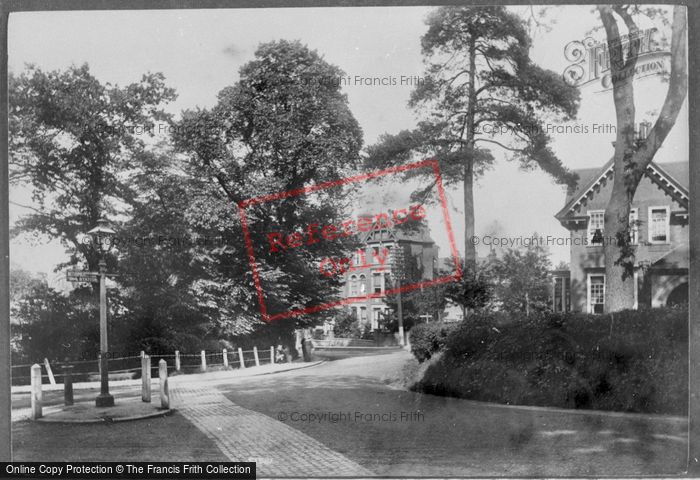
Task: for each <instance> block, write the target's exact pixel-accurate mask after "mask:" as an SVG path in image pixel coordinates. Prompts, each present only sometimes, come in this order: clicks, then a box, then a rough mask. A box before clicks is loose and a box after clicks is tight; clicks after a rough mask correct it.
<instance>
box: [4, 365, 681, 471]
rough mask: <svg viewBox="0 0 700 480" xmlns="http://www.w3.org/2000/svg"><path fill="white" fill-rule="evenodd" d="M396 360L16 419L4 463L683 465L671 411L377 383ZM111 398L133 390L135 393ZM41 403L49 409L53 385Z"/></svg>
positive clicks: (229, 381)
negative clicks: (110, 414) (58, 418)
mask: <svg viewBox="0 0 700 480" xmlns="http://www.w3.org/2000/svg"><path fill="white" fill-rule="evenodd" d="M409 359H410V354H408V353H406V352H398V353H391V354H387V355H374V356H363V357H356V358H347V359H341V360H335V361H329V362H326V363H323V364H321V365H316V366H312V367H309V368H303V369H299V370H292V371H288V372H281V373H275V374H270V375H259V376H251V377H237V378H234V377H231V376H229V377H227V376H226V374H225V372H216V373H207V374H198V375H184V376H179V377H173V388H174V390H175V391H176V392H179V394H178V395H179V396H180V397H181V398H182V399H183V400H182V401H181V403H180V407H178V408H180V410H179V411H178V412H176V413H175V414H174V415H171V416H169V417H164V418H160V419H153V420H149V421H136V422H127V423H123V424H113V425H112V424H106V425H94V424H93V425H69V426H65V425H59V424H39V423H35V422H30V421H19V422H15V423H13V451H14V456H15V460H29V459H34V460H37V459H41V460H45V461H48V460H56V461H61V460H65V459H68V460H78V459H80V460H93V461H95V460H115V461H116V460H122V461H127V460H132V461H136V460H142V461H147V460H151V461H183V460H201V461H205V460H212V461H213V460H228V459H231V458H236V459H238V457H240V458H243V456H246V455H247V457H246V458H250V457H253V456H254V457H256V458H260V459H262V460H263V461H267V462H269V463H267V464H262V465H261V472H263V473H264V472H267V473H270V472H272V473H273V474H274V471H277V470H280V472H278V473H282V472H283V471H286V472H287V474H288V475H291V474H294V475H297V474H299V475H303V474H304V473H307V474H308V475H312V476H324V472H325V476H328V475H331V474H332V473H333V472H335V471H339V472H364V471H367V472H371V473H373V474H375V475H383V476H412V477H415V476H438V477H439V476H480V477H482V476H536V477H552V476H584V475H586V476H623V475H627V476H630V475H631V476H639V475H651V476H660V475H678V474H680V473H682V472H683V471H684V469H685V461H686V452H687V422H686V421H685V419H683V418H677V417H661V416H644V415H630V414H619V413H596V412H585V411H571V410H558V409H547V408H537V407H510V406H503V405H495V404H488V403H481V402H474V401H469V400H462V399H456V398H448V397H438V396H433V395H425V394H421V393H416V392H409V391H406V390H403V389H399V388H397V387H395V386H392V385H391V384H388V379H395V378H396V377H398V376H399V373H398V372H400V371H401V369H402V367H403V365H404V364H405V363H406V362H407V361H409ZM95 392H96V390H94V391H81V392H78V393H77V396H78V398H83V397H84V398H92V397H93V396H94V394H95ZM188 392H189V393H188ZM115 394H116V395H117V396H118V397H119V395H123V396H133V395H138V388H133V387H131V388H127V389H123V391H117V392H115ZM27 398H28V397H27V396H26V395H16V396H14V395H13V400H14V401H13V408H18V409H20V408H26V405H25V403H26V402H27V401H28V400H27ZM48 398H49V399H50V402H51V403H60V392H51V393H50V394H49V395H48ZM244 452H248V453H244ZM285 468H287V470H285ZM334 468H335V470H334ZM319 472H320V473H319ZM362 476H364V475H362Z"/></svg>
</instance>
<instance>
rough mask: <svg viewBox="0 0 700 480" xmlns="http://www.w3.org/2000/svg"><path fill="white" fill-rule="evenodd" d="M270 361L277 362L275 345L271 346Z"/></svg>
mask: <svg viewBox="0 0 700 480" xmlns="http://www.w3.org/2000/svg"><path fill="white" fill-rule="evenodd" d="M270 363H275V347H270Z"/></svg>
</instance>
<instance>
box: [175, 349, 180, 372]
mask: <svg viewBox="0 0 700 480" xmlns="http://www.w3.org/2000/svg"><path fill="white" fill-rule="evenodd" d="M175 371H176V372H179V371H180V350H175Z"/></svg>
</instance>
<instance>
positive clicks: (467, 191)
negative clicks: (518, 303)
mask: <svg viewBox="0 0 700 480" xmlns="http://www.w3.org/2000/svg"><path fill="white" fill-rule="evenodd" d="M475 62H476V45H475V44H474V40H473V39H472V40H471V42H470V45H469V93H468V95H469V100H468V102H469V103H468V107H467V118H466V122H465V133H466V135H467V137H466V150H467V152H466V153H467V155H466V160H465V162H464V269H465V272H464V273H465V274H466V275H470V276H471V277H472V278H476V245H475V242H474V240H475V231H474V110H475V106H476V87H475V83H474V82H475V81H476V67H475Z"/></svg>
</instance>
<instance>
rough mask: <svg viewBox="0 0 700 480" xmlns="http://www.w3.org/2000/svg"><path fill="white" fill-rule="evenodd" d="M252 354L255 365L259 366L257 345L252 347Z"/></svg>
mask: <svg viewBox="0 0 700 480" xmlns="http://www.w3.org/2000/svg"><path fill="white" fill-rule="evenodd" d="M253 355H255V366H256V367H259V366H260V359H259V358H258V347H253Z"/></svg>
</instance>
